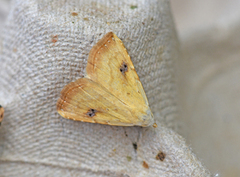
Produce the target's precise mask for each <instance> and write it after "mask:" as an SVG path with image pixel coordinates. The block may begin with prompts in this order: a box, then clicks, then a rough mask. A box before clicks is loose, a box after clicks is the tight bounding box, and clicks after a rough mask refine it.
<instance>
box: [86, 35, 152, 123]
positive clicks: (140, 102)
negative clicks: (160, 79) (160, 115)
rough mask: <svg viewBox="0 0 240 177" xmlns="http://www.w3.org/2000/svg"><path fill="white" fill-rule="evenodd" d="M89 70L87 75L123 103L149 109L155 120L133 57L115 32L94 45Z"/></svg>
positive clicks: (90, 55)
mask: <svg viewBox="0 0 240 177" xmlns="http://www.w3.org/2000/svg"><path fill="white" fill-rule="evenodd" d="M124 66H127V67H126V68H124ZM121 69H122V70H121ZM124 69H125V70H124ZM86 72H87V76H86V77H87V78H89V79H91V80H93V81H95V82H97V83H99V84H101V85H102V86H103V87H105V88H106V89H107V90H108V91H109V92H110V93H112V94H113V95H114V96H115V97H117V98H118V99H120V100H121V101H122V102H124V103H125V104H127V105H128V106H132V107H135V110H136V111H138V110H139V109H141V110H144V111H145V112H148V113H149V119H152V120H153V117H152V113H151V111H150V108H149V105H148V100H147V97H146V94H145V92H144V89H143V87H142V84H141V82H140V80H139V77H138V75H137V73H136V70H135V69H134V66H133V63H132V61H131V59H130V56H129V55H128V53H127V50H126V48H125V47H124V45H123V43H122V41H121V40H120V39H119V38H118V37H117V36H116V35H115V34H114V33H112V32H109V33H107V34H106V35H105V36H104V37H103V38H102V39H101V40H100V41H99V42H98V43H97V44H96V45H95V46H94V47H93V48H92V50H91V51H90V53H89V58H88V63H87V67H86ZM136 107H137V108H138V109H136Z"/></svg>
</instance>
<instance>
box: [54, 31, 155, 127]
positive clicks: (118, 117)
mask: <svg viewBox="0 0 240 177" xmlns="http://www.w3.org/2000/svg"><path fill="white" fill-rule="evenodd" d="M57 111H58V113H59V114H60V115H61V116H62V117H64V118H67V119H73V120H77V121H82V122H91V123H99V124H108V125H116V126H134V125H138V126H143V127H146V126H150V125H152V124H153V122H154V118H153V114H152V112H151V110H150V108H149V105H148V100H147V97H146V94H145V92H144V90H143V87H142V84H141V82H140V80H139V78H138V75H137V73H136V71H135V69H134V66H133V63H132V61H131V59H130V56H129V55H128V53H127V50H126V48H125V47H124V45H123V43H122V41H121V40H120V39H119V38H118V37H117V36H116V35H115V34H114V33H112V32H109V33H107V34H106V35H105V36H104V37H103V38H102V39H101V40H99V42H98V43H97V44H96V45H95V46H93V48H92V49H91V51H90V53H89V57H88V61H87V66H86V76H85V77H83V78H81V79H78V80H77V81H75V82H71V83H69V84H68V85H66V86H65V87H64V88H63V90H62V91H61V97H60V98H59V100H58V102H57Z"/></svg>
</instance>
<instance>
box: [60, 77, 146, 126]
mask: <svg viewBox="0 0 240 177" xmlns="http://www.w3.org/2000/svg"><path fill="white" fill-rule="evenodd" d="M132 109H133V108H131V107H129V106H128V105H126V104H125V103H123V102H122V101H121V100H119V99H118V98H117V97H115V96H114V95H112V94H111V93H110V92H109V91H108V90H107V89H106V88H104V87H103V86H101V85H100V84H98V83H96V82H94V81H92V80H90V79H87V78H81V79H78V80H77V81H75V82H71V83H69V84H68V85H66V86H65V87H64V88H63V90H62V92H61V97H60V98H59V100H58V102H57V111H58V113H59V114H60V115H61V116H63V117H64V118H68V119H73V120H78V121H83V122H91V123H100V124H109V125H118V126H133V125H140V126H148V125H150V124H151V122H149V121H148V120H142V119H141V116H139V115H141V114H144V113H143V112H141V111H137V114H136V113H135V112H134V111H131V110H132Z"/></svg>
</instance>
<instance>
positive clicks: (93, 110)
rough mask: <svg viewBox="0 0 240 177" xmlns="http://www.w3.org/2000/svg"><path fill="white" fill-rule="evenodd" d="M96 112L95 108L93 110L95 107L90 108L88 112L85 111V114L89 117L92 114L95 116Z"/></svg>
mask: <svg viewBox="0 0 240 177" xmlns="http://www.w3.org/2000/svg"><path fill="white" fill-rule="evenodd" d="M96 112H97V110H95V109H90V110H89V111H88V112H87V115H88V116H89V117H93V116H95V115H96V114H95V113H96Z"/></svg>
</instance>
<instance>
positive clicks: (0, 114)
mask: <svg viewBox="0 0 240 177" xmlns="http://www.w3.org/2000/svg"><path fill="white" fill-rule="evenodd" d="M3 116H4V109H3V107H2V106H1V105H0V125H1V123H2V120H3Z"/></svg>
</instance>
